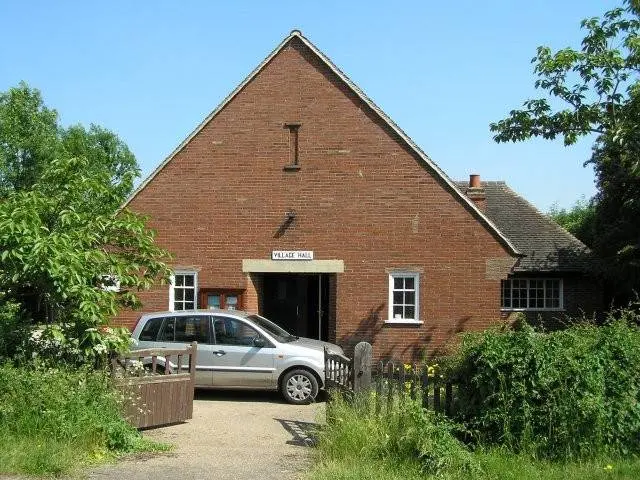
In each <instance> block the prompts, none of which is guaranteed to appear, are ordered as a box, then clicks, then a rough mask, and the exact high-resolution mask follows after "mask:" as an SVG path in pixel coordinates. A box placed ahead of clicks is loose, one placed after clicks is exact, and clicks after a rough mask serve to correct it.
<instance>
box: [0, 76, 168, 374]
mask: <svg viewBox="0 0 640 480" xmlns="http://www.w3.org/2000/svg"><path fill="white" fill-rule="evenodd" d="M138 172H139V170H138V166H137V163H136V160H135V157H134V156H133V154H132V153H131V152H130V150H129V149H128V148H127V146H126V145H125V144H124V143H122V142H121V141H120V140H119V139H118V138H117V136H115V135H114V134H113V133H111V132H109V131H107V130H105V129H103V128H100V127H98V126H95V125H92V126H91V127H90V128H89V129H88V130H86V129H84V128H83V127H81V126H74V127H71V128H69V129H62V128H61V127H59V126H58V124H57V114H56V112H55V111H53V110H49V109H47V108H46V107H45V106H44V104H43V102H42V99H41V97H40V93H39V92H38V91H37V90H32V89H30V88H29V87H27V86H26V85H25V84H21V85H20V86H19V87H17V88H15V89H11V90H10V91H9V92H7V93H5V94H0V251H1V253H0V286H1V287H0V288H1V290H0V293H2V292H4V293H5V295H4V296H0V308H1V307H2V305H3V304H5V303H9V302H11V303H12V304H17V305H19V309H20V312H21V314H22V315H23V316H25V317H26V318H28V319H29V320H30V321H32V322H34V323H40V322H47V323H53V324H55V325H57V326H58V327H59V328H60V330H59V331H60V332H62V333H61V334H63V335H64V337H65V338H66V341H67V342H68V343H69V344H70V345H75V347H74V348H77V351H76V350H73V351H76V357H75V360H73V361H80V362H81V361H87V362H90V363H96V362H97V363H99V362H98V360H99V358H101V359H102V360H104V358H106V355H107V352H108V351H112V350H114V349H115V350H118V349H119V348H120V347H121V346H122V345H121V343H122V342H121V340H122V338H126V337H124V336H123V334H122V332H120V333H119V334H114V333H113V331H109V332H110V333H109V334H107V333H106V332H107V330H101V329H98V330H96V327H99V326H103V325H105V324H107V323H108V322H109V320H110V319H111V318H112V317H113V316H115V315H116V314H117V311H118V310H119V309H120V308H135V307H138V306H139V305H140V301H139V299H138V297H137V295H136V293H137V292H138V291H140V290H144V289H147V288H149V287H150V286H151V285H152V284H153V283H154V282H156V281H164V280H167V279H168V278H169V275H170V271H169V268H168V267H167V265H166V264H165V263H164V261H165V260H167V259H168V258H169V254H168V253H167V252H166V251H165V250H163V249H162V248H160V247H158V246H156V245H155V243H154V233H153V231H152V230H150V229H148V228H147V227H146V218H144V217H142V216H139V215H136V214H134V213H132V212H129V211H126V210H125V211H121V212H118V208H119V206H120V205H121V203H122V201H123V200H124V199H125V198H126V196H127V195H128V194H129V193H130V192H131V190H132V188H133V180H134V178H135V177H136V176H137V174H138ZM105 277H108V278H113V279H115V281H117V283H118V284H119V289H116V288H107V287H106V286H105V285H104V278H105ZM92 329H93V330H92ZM0 330H1V329H0ZM56 331H57V330H56ZM108 335H112V336H113V335H115V337H117V338H116V340H113V341H111V340H107V339H108ZM118 339H119V340H118ZM54 340H55V341H57V340H56V339H55V338H54ZM0 343H2V342H1V339H0ZM95 345H102V346H103V347H105V348H99V351H96V350H95V349H94V348H93V347H94V346H95ZM54 350H55V349H54ZM70 351H71V350H70ZM0 356H2V352H1V351H0ZM72 356H73V355H71V354H69V355H67V356H65V360H69V361H72V360H70V359H71V357H72Z"/></svg>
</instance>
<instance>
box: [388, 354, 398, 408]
mask: <svg viewBox="0 0 640 480" xmlns="http://www.w3.org/2000/svg"><path fill="white" fill-rule="evenodd" d="M395 368H396V366H395V364H394V363H393V362H389V363H387V375H388V378H387V385H388V390H387V413H390V412H391V410H392V409H393V384H394V382H395V380H394V378H393V376H394V373H395V372H394V370H395Z"/></svg>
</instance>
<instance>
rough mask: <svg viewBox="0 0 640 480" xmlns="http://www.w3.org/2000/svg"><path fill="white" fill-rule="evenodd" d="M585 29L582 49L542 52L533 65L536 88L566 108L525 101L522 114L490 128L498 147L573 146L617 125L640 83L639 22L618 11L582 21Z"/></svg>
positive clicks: (625, 11) (513, 113) (515, 112)
mask: <svg viewBox="0 0 640 480" xmlns="http://www.w3.org/2000/svg"><path fill="white" fill-rule="evenodd" d="M582 27H583V28H584V29H586V30H587V33H586V35H585V37H584V39H583V40H582V45H581V49H580V50H574V49H572V48H565V49H562V50H559V51H557V52H555V53H554V52H552V51H551V49H550V48H548V47H539V48H538V51H537V54H536V56H535V57H534V58H533V60H532V63H534V64H535V68H534V72H535V74H536V76H537V77H538V78H537V80H536V81H535V86H536V88H539V89H541V90H545V91H546V92H547V93H548V96H549V97H551V98H555V99H558V100H560V101H562V102H563V103H564V104H565V105H566V108H564V109H562V108H561V109H558V110H555V111H553V110H552V109H551V107H550V106H549V103H548V101H547V99H545V98H540V99H533V100H527V101H526V102H524V104H523V107H524V108H523V109H521V110H513V111H511V112H510V114H509V116H508V117H507V118H506V119H504V120H501V121H499V122H497V123H492V124H491V125H490V129H491V131H492V132H495V133H496V135H495V136H494V139H495V140H496V141H497V142H506V141H522V140H526V139H528V138H530V137H542V138H546V139H555V138H556V137H558V136H561V137H563V140H564V143H565V145H571V144H573V143H575V142H576V140H577V139H578V138H579V137H582V136H585V135H588V134H591V133H595V134H604V133H605V132H607V131H609V130H611V129H614V128H616V126H617V125H619V123H620V121H621V118H620V109H621V107H622V106H623V105H624V104H625V103H626V102H627V101H628V99H629V92H630V90H631V89H633V88H636V86H637V84H638V79H637V73H638V70H639V68H640V54H639V52H640V50H639V46H640V41H639V40H638V30H639V28H640V21H639V20H638V18H637V15H636V14H635V13H634V12H633V11H630V10H628V9H623V8H617V9H614V10H611V11H609V12H607V13H605V15H604V19H602V20H600V19H598V18H591V19H587V20H583V22H582ZM618 45H619V46H620V48H619V47H617V46H618ZM614 46H615V47H614Z"/></svg>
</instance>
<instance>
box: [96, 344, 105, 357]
mask: <svg viewBox="0 0 640 480" xmlns="http://www.w3.org/2000/svg"><path fill="white" fill-rule="evenodd" d="M93 349H94V350H95V351H96V353H97V354H98V355H101V354H103V353H105V352H106V351H107V347H105V346H104V345H103V344H102V343H99V344H97V345H94V346H93Z"/></svg>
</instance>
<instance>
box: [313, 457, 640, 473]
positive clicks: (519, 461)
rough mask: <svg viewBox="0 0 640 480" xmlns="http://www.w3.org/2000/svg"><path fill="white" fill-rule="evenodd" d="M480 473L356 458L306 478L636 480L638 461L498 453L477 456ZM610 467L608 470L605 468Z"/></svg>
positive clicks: (319, 466) (324, 464)
mask: <svg viewBox="0 0 640 480" xmlns="http://www.w3.org/2000/svg"><path fill="white" fill-rule="evenodd" d="M474 457H475V458H476V460H477V461H478V464H479V466H480V471H479V472H476V473H473V474H461V473H459V472H456V473H447V472H443V473H441V474H440V475H439V476H435V475H428V474H426V473H424V472H422V471H421V470H420V467H419V465H418V464H417V463H416V462H414V461H404V462H391V461H389V460H388V459H385V460H375V461H370V460H367V461H362V460H361V459H359V458H357V457H350V458H342V459H340V460H332V459H324V460H320V459H319V461H318V463H316V465H315V467H314V468H313V469H312V470H311V472H310V473H309V475H308V478H309V479H310V480H377V479H380V480H383V479H384V480H425V479H429V478H438V479H445V480H454V479H455V480H458V479H459V480H541V479H544V480H600V479H606V480H608V479H612V480H613V479H615V480H637V479H638V478H640V461H638V460H637V459H626V460H619V461H591V462H582V463H568V464H567V463H549V462H543V461H536V460H533V459H531V458H527V457H523V456H517V455H514V454H512V453H508V452H501V451H498V450H494V451H490V452H486V453H476V454H474ZM607 465H611V467H612V468H611V469H610V470H608V469H605V467H606V466H607Z"/></svg>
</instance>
